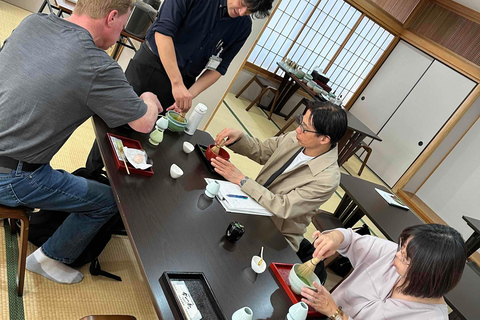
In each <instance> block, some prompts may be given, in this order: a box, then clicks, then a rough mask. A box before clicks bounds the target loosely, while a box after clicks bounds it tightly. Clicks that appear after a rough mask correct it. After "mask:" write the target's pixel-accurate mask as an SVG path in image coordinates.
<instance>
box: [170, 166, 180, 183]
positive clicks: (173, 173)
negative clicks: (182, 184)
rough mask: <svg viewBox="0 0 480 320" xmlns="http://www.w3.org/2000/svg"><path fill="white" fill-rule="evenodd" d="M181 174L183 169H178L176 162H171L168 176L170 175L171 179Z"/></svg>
mask: <svg viewBox="0 0 480 320" xmlns="http://www.w3.org/2000/svg"><path fill="white" fill-rule="evenodd" d="M181 176H183V170H182V169H180V167H179V166H177V165H176V164H172V166H171V167H170V177H172V178H173V179H178V178H180V177H181Z"/></svg>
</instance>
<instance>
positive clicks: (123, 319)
mask: <svg viewBox="0 0 480 320" xmlns="http://www.w3.org/2000/svg"><path fill="white" fill-rule="evenodd" d="M136 319H137V318H135V317H134V316H123V315H96V316H86V317H83V318H81V319H80V320H136Z"/></svg>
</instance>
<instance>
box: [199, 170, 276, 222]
mask: <svg viewBox="0 0 480 320" xmlns="http://www.w3.org/2000/svg"><path fill="white" fill-rule="evenodd" d="M205 181H206V182H207V183H210V182H212V181H217V182H218V183H219V184H220V191H219V192H218V195H217V199H218V201H219V202H220V203H221V204H222V206H223V207H224V208H225V210H226V211H227V212H234V213H244V214H254V215H259V216H273V214H272V213H271V212H270V211H268V210H267V209H265V208H264V207H262V206H261V205H260V204H259V203H258V202H257V201H255V200H253V199H252V198H250V197H249V196H248V195H247V194H246V193H245V192H243V191H242V190H241V189H240V186H238V185H236V184H234V183H231V182H229V181H223V180H215V179H209V178H205ZM227 194H236V195H239V196H245V197H248V199H239V198H231V197H227Z"/></svg>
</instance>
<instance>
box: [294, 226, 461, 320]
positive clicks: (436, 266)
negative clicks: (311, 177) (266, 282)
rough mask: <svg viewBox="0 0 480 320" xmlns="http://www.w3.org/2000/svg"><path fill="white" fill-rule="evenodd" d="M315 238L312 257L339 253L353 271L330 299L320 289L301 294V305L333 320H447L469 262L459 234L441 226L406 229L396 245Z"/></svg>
mask: <svg viewBox="0 0 480 320" xmlns="http://www.w3.org/2000/svg"><path fill="white" fill-rule="evenodd" d="M314 237H318V239H317V240H316V241H315V243H314V245H315V248H316V249H315V253H314V254H313V256H314V257H317V258H320V259H323V258H327V257H329V256H331V255H333V254H334V253H335V252H336V251H338V252H339V253H340V254H341V255H343V256H346V257H348V259H350V262H351V263H352V265H353V267H354V270H353V272H352V274H350V276H349V277H348V278H347V279H345V281H343V282H342V284H340V285H339V286H338V288H337V289H336V290H335V291H334V292H333V293H332V294H330V293H329V292H328V291H327V290H326V289H325V288H324V287H322V286H320V285H318V284H317V283H314V285H315V287H316V288H317V292H315V291H313V290H310V289H308V288H303V289H302V296H303V297H304V298H303V299H302V300H303V301H304V302H305V303H307V304H308V305H310V306H312V307H313V308H315V309H316V310H317V311H319V312H321V313H323V314H325V315H327V316H329V317H330V319H334V320H341V319H342V320H347V319H355V320H360V319H369V320H376V319H389V320H395V319H409V320H424V319H429V320H436V319H438V320H445V319H448V309H447V305H446V303H445V300H444V299H443V295H444V294H446V293H447V292H448V291H450V290H451V289H453V288H454V287H455V285H456V284H457V283H458V281H459V280H460V278H461V277H462V273H463V269H464V267H465V261H466V259H467V255H466V249H465V243H464V241H463V239H462V236H461V235H460V234H459V233H458V232H457V231H456V230H455V229H453V228H451V227H448V226H444V225H439V224H424V225H418V226H413V227H408V228H406V229H405V230H403V232H402V234H401V235H400V237H399V244H398V245H397V244H396V243H394V242H391V241H388V240H384V239H380V238H377V237H373V236H361V235H359V234H357V233H355V232H353V231H352V230H351V229H336V230H333V231H327V232H324V233H323V234H322V233H320V232H318V231H317V232H315V233H314Z"/></svg>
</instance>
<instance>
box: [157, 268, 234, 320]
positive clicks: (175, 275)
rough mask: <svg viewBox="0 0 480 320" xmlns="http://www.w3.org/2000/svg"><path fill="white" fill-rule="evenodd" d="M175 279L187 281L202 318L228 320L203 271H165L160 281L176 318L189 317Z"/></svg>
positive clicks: (186, 318) (182, 319)
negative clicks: (180, 299) (179, 296)
mask: <svg viewBox="0 0 480 320" xmlns="http://www.w3.org/2000/svg"><path fill="white" fill-rule="evenodd" d="M174 280H178V281H184V282H185V285H186V286H187V288H188V290H189V291H190V295H191V296H192V299H193V301H194V302H195V305H196V306H197V309H198V310H199V311H200V313H201V314H202V319H208V320H227V318H226V317H225V314H224V313H223V311H222V309H221V308H220V305H219V304H218V301H217V298H216V297H215V295H214V294H213V291H212V288H211V287H210V285H209V284H208V281H207V279H206V278H205V275H204V274H203V272H164V273H163V274H162V276H161V277H160V279H159V281H160V285H161V286H162V288H163V291H164V292H165V296H166V297H167V301H168V304H169V305H170V308H171V310H172V313H173V315H174V317H175V319H181V320H188V319H189V317H188V316H187V314H186V313H185V312H184V311H183V308H182V306H181V304H180V301H179V299H178V297H177V295H176V292H175V289H174V288H173V285H172V283H171V281H174Z"/></svg>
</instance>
